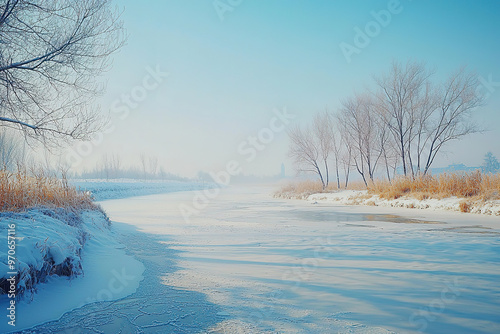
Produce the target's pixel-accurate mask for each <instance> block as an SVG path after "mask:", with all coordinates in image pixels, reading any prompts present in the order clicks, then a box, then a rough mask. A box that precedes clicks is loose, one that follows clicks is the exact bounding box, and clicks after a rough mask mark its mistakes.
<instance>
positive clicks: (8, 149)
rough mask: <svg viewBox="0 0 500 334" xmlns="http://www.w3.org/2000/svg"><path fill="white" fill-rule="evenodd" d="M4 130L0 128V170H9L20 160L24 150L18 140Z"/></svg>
mask: <svg viewBox="0 0 500 334" xmlns="http://www.w3.org/2000/svg"><path fill="white" fill-rule="evenodd" d="M6 130H7V129H4V128H2V127H0V169H8V170H10V169H12V168H14V167H15V165H16V163H17V162H18V161H20V160H22V158H23V156H24V150H23V148H22V144H21V142H20V140H19V138H17V137H16V136H15V134H13V133H10V132H8V131H6Z"/></svg>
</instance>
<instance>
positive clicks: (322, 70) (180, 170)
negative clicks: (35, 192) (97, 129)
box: [66, 0, 500, 177]
mask: <svg viewBox="0 0 500 334" xmlns="http://www.w3.org/2000/svg"><path fill="white" fill-rule="evenodd" d="M221 2H222V3H227V2H226V1H221ZM115 3H116V4H117V5H118V7H119V8H122V9H123V15H122V19H123V20H124V24H125V28H126V29H127V34H128V41H127V45H126V46H125V47H123V49H122V50H120V52H119V53H117V54H116V55H114V58H113V66H112V68H111V70H110V71H109V72H107V73H106V74H105V79H106V80H107V90H106V93H105V94H104V95H103V96H102V97H101V98H99V99H98V100H97V101H95V103H96V104H99V105H100V106H101V108H102V110H103V113H107V112H109V113H110V116H111V126H112V128H111V129H110V131H107V132H105V133H103V135H102V138H100V139H99V140H98V141H99V143H93V144H90V145H89V144H85V145H86V146H82V145H83V144H81V143H75V145H74V149H75V150H77V151H78V150H80V151H85V153H84V154H80V158H79V160H78V159H76V160H75V159H70V160H71V161H73V162H75V161H76V162H75V163H74V167H75V170H76V171H81V170H83V169H92V168H93V167H94V166H95V164H96V163H98V162H99V160H100V159H101V157H102V156H103V155H104V154H108V155H110V154H116V155H119V156H120V157H121V158H122V164H123V165H136V166H139V164H140V162H139V156H140V155H141V154H145V155H146V156H156V157H157V158H158V160H159V165H161V166H163V167H164V169H165V170H166V171H167V172H170V173H174V174H178V175H181V176H187V177H191V176H195V175H196V174H197V172H198V171H205V172H217V171H220V170H223V169H225V166H226V164H227V163H228V162H229V161H237V162H238V163H239V164H240V166H241V167H242V174H255V175H274V174H278V173H279V172H280V167H281V163H282V162H283V163H285V166H286V170H287V174H289V175H290V174H291V171H292V170H293V167H292V164H291V161H290V160H289V158H288V157H287V150H288V140H287V136H286V128H287V126H290V124H293V123H296V124H297V123H298V124H303V123H308V122H310V121H311V120H312V117H313V115H314V113H316V112H318V111H322V110H325V109H328V110H330V111H335V110H336V109H337V108H338V107H339V105H340V102H341V101H342V99H344V98H347V97H349V96H350V95H352V93H354V92H355V91H360V90H362V89H364V88H366V87H369V85H370V84H371V82H372V78H373V76H374V75H380V74H383V73H385V72H387V71H388V70H389V68H390V65H391V61H392V60H397V61H401V62H406V61H407V60H416V61H422V62H425V63H426V64H427V65H428V67H429V68H432V69H435V70H436V78H441V77H444V76H446V75H448V74H450V73H451V72H452V71H454V70H456V69H458V68H459V67H461V66H464V65H467V67H468V68H469V69H471V70H474V71H476V72H477V73H478V75H479V76H480V77H481V78H482V81H484V83H485V87H484V88H480V89H483V93H485V94H488V97H487V99H486V104H485V105H484V106H483V107H482V108H480V109H478V111H477V113H476V115H475V120H476V121H477V122H479V123H481V124H483V125H484V126H485V127H487V128H488V130H489V131H487V132H485V133H482V134H474V135H471V136H468V137H466V139H465V140H462V141H456V142H452V143H451V144H449V145H448V146H446V147H445V148H444V151H446V152H447V154H442V155H441V157H439V158H438V160H436V162H435V163H434V165H433V167H445V166H448V165H449V164H453V163H464V164H466V165H468V166H478V165H480V164H481V163H482V160H483V157H484V155H485V154H486V152H488V151H491V152H493V154H494V155H496V156H500V147H499V145H498V143H499V142H500V125H499V124H500V113H498V109H499V107H500V70H499V69H498V67H497V66H495V65H496V62H497V61H498V59H499V56H500V42H499V41H498V38H497V36H496V32H497V31H498V21H497V20H496V15H497V13H498V12H499V9H500V3H498V2H495V1H487V2H482V3H481V5H479V4H477V3H471V2H465V1H442V2H439V3H431V2H417V1H399V2H397V1H396V2H394V1H373V2H370V3H367V2H362V1H341V2H335V3H333V2H329V1H317V2H315V3H314V6H312V5H311V4H308V3H305V2H300V1H287V2H284V1H277V2H272V3H269V2H265V1H240V2H237V1H233V2H232V3H233V4H236V5H233V6H230V7H227V6H229V5H227V4H226V7H224V6H222V7H218V8H216V7H215V6H214V3H217V2H211V1H190V2H186V1H180V0H176V1H168V2H160V1H155V2H150V3H148V4H147V5H145V4H143V3H138V2H134V1H127V0H121V1H116V2H115ZM398 3H399V4H398ZM221 8H222V9H221ZM389 9H391V10H392V11H393V12H392V14H391V17H390V18H389V19H387V18H385V20H386V21H383V20H384V17H382V18H380V13H381V11H387V10H389ZM223 10H226V11H223ZM377 15H378V16H379V17H378V19H379V20H382V21H381V22H382V23H383V24H380V23H379V28H380V29H379V31H378V32H377V31H375V33H373V37H370V41H369V43H367V45H366V46H363V45H362V47H357V46H356V41H355V37H356V35H357V30H356V29H357V28H360V29H362V30H364V29H365V27H366V25H367V24H370V23H371V22H378V21H377ZM221 18H222V19H221ZM384 25H385V26H384ZM342 43H346V44H349V45H351V46H354V47H357V49H358V53H352V54H351V55H350V57H346V56H345V55H344V52H343V51H342V45H344V46H345V45H346V44H342ZM358 46H359V43H358ZM348 58H350V59H348ZM167 72H168V75H166V74H165V73H167ZM488 82H489V83H488ZM497 82H498V83H497ZM127 95H128V97H127ZM276 110H279V111H280V112H281V113H283V112H284V110H286V111H287V112H288V113H289V114H293V115H294V116H295V118H294V119H293V120H292V119H291V117H290V123H289V124H285V125H286V126H285V127H284V128H281V127H278V128H279V129H280V130H279V131H275V132H273V136H272V137H273V138H269V140H268V141H267V142H266V143H265V144H264V145H260V146H255V145H254V144H252V139H251V138H252V137H256V136H258V134H259V132H260V131H262V129H264V128H269V127H270V122H272V119H273V118H275V117H277V116H276ZM279 124H281V123H279ZM261 144H262V143H261ZM262 146H264V147H263V148H262ZM82 147H84V148H85V149H83V148H82ZM252 147H254V151H255V154H252V153H250V151H249V150H251V149H252ZM243 152H245V153H243ZM66 159H68V158H67V156H66Z"/></svg>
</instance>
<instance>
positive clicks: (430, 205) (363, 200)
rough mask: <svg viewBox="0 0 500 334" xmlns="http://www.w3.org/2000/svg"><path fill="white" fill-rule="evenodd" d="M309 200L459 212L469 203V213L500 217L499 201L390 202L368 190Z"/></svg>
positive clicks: (405, 199)
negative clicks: (462, 204)
mask: <svg viewBox="0 0 500 334" xmlns="http://www.w3.org/2000/svg"><path fill="white" fill-rule="evenodd" d="M307 200H308V201H309V202H313V203H314V202H317V203H332V204H334V203H336V204H341V205H367V206H383V207H395V208H408V209H430V210H446V211H457V212H460V211H462V210H463V208H461V203H467V211H468V212H469V213H476V214H484V215H493V216H500V201H499V200H489V201H475V202H467V201H466V200H464V199H463V198H457V197H448V198H442V199H435V198H428V199H422V200H419V199H416V198H413V197H410V196H403V197H400V198H398V199H391V200H388V199H382V198H380V197H379V196H378V195H370V194H368V192H367V191H366V190H343V191H339V192H335V193H317V194H312V195H310V196H308V197H307Z"/></svg>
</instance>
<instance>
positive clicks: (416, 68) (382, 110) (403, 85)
mask: <svg viewBox="0 0 500 334" xmlns="http://www.w3.org/2000/svg"><path fill="white" fill-rule="evenodd" d="M431 77H432V72H430V71H428V70H426V68H425V66H424V64H421V63H414V62H408V63H407V64H406V66H404V67H403V66H402V65H401V64H399V63H393V67H392V70H391V72H390V73H389V75H387V76H385V77H382V78H379V79H377V84H378V86H379V91H378V93H377V94H376V96H377V110H378V113H379V114H380V116H381V119H382V121H383V123H384V125H385V127H387V128H388V129H389V130H390V132H391V134H392V137H393V140H394V143H395V145H396V146H397V147H398V152H399V157H400V162H401V166H402V167H403V173H404V174H405V175H408V174H410V173H411V175H413V176H415V175H416V174H418V173H421V172H422V170H423V173H424V174H426V173H427V172H428V171H429V168H430V166H431V165H432V163H433V162H434V160H435V158H436V156H437V154H438V153H439V152H440V150H441V148H442V147H443V145H444V144H446V143H447V142H449V141H451V140H455V139H459V138H462V137H463V136H465V135H467V134H470V133H473V132H477V131H479V129H478V127H477V126H476V125H475V124H474V123H473V122H471V121H470V113H471V112H472V111H473V110H474V109H475V108H476V107H478V106H480V105H481V103H482V98H481V96H479V94H478V92H477V87H478V85H479V82H478V78H477V76H476V75H475V74H473V73H469V72H467V71H466V70H465V68H462V69H460V70H458V71H456V72H455V73H454V74H452V75H451V76H450V78H449V79H448V80H447V81H446V82H445V83H444V84H441V85H435V84H433V83H432V82H431Z"/></svg>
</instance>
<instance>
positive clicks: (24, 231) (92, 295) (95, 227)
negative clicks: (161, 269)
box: [0, 180, 213, 332]
mask: <svg viewBox="0 0 500 334" xmlns="http://www.w3.org/2000/svg"><path fill="white" fill-rule="evenodd" d="M72 184H74V185H75V186H77V187H79V188H80V189H82V190H84V191H90V192H91V193H92V195H93V197H94V198H95V199H96V200H99V201H103V200H109V199H116V198H125V197H130V196H140V195H145V194H157V193H169V192H177V191H186V190H194V189H204V188H207V187H211V186H213V185H212V184H207V183H200V182H178V181H161V182H160V181H157V182H139V181H134V180H117V181H113V182H106V181H104V180H77V181H73V182H72ZM0 223H1V224H0V232H1V235H0V238H1V239H0V240H7V225H8V224H11V223H15V225H16V237H17V245H16V257H17V269H18V270H19V272H21V273H24V275H21V278H20V281H19V282H18V283H17V288H18V290H19V289H20V288H21V289H26V291H25V294H24V297H23V298H22V299H21V300H20V301H18V302H17V309H16V312H17V314H18V315H20V316H19V317H18V318H17V319H16V327H15V330H22V329H25V328H30V327H32V326H34V325H37V324H40V323H43V322H47V321H51V320H56V319H59V318H60V317H61V316H62V315H63V314H64V313H66V312H68V311H71V310H73V309H76V308H79V307H82V306H83V305H86V304H89V303H93V302H101V301H110V300H117V299H121V298H123V297H125V296H128V295H130V294H132V293H134V292H135V291H136V290H137V288H138V286H139V282H140V281H141V280H142V279H143V276H142V274H143V272H144V265H143V264H142V262H140V261H137V260H136V259H135V258H134V257H132V256H130V255H128V254H127V251H126V247H125V246H124V245H122V244H120V243H119V242H118V241H117V238H118V237H119V236H120V235H121V233H122V232H123V231H122V229H120V228H117V227H116V226H115V225H111V227H110V226H109V223H108V222H107V221H106V219H105V217H104V216H103V215H102V213H100V212H98V211H86V212H83V213H81V214H76V213H72V212H68V211H66V210H63V209H50V208H34V209H30V210H27V211H26V212H22V213H13V212H2V213H0ZM5 245H7V243H5ZM51 261H53V264H54V266H57V265H60V266H63V265H64V264H65V263H66V262H67V264H68V266H67V267H70V268H72V270H73V271H72V273H71V279H69V278H68V277H65V276H57V275H54V276H51V277H49V278H48V279H47V282H45V283H38V284H36V285H35V290H33V289H32V287H31V284H30V282H32V281H33V279H37V278H36V277H34V276H36V273H35V271H34V270H37V271H40V270H41V269H42V267H43V266H44V265H47V263H49V262H51ZM6 264H7V247H1V248H0V269H1V271H0V278H7V277H9V276H10V275H8V274H7V273H8V272H9V270H8V267H7V265H6ZM43 276H44V275H43ZM8 302H9V299H8V298H7V296H6V295H2V296H0V308H1V309H5V308H4V307H7V303H8ZM48 305H50V308H47V306H48ZM26 314H29V315H30V316H29V317H26V316H24V317H23V316H22V315H26ZM9 330H12V327H11V326H8V325H7V322H6V321H2V322H0V332H7V331H9Z"/></svg>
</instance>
